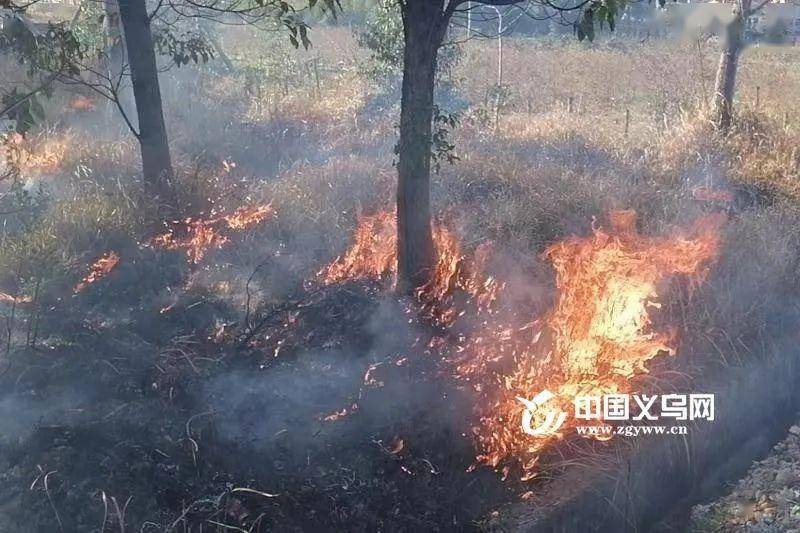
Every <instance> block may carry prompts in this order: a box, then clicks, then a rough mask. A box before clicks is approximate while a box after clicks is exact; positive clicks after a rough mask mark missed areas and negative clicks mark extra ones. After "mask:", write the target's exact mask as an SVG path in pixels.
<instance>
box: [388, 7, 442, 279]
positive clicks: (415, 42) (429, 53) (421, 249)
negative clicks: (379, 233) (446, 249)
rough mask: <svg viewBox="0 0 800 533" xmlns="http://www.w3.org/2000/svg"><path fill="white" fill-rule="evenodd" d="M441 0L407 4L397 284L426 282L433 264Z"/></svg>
mask: <svg viewBox="0 0 800 533" xmlns="http://www.w3.org/2000/svg"><path fill="white" fill-rule="evenodd" d="M442 7H443V2H442V0H407V1H406V2H405V4H404V5H403V7H402V11H403V34H404V37H405V48H404V54H403V86H402V97H401V104H400V143H399V151H398V162H397V169H398V180H397V286H398V290H399V291H401V292H406V293H407V292H410V291H411V290H413V289H414V288H417V287H420V286H422V285H424V284H425V282H427V281H428V279H429V278H430V275H431V273H432V270H433V267H434V264H435V250H434V245H433V236H432V232H431V208H430V176H431V140H432V139H431V136H432V125H431V122H432V120H433V93H434V85H435V80H436V58H437V54H438V51H439V46H440V45H441V42H442V39H443V37H444V31H445V29H446V27H447V19H448V17H447V16H446V15H445V14H444V13H443V12H442Z"/></svg>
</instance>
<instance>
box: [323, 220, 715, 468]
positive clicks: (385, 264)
mask: <svg viewBox="0 0 800 533" xmlns="http://www.w3.org/2000/svg"><path fill="white" fill-rule="evenodd" d="M722 220H723V217H722V216H721V215H714V216H708V217H703V218H700V219H699V220H698V221H697V222H695V224H694V225H693V226H692V227H691V228H690V229H689V230H686V231H683V232H677V233H675V234H672V235H667V236H655V237H651V236H643V235H640V234H639V233H638V232H637V230H636V214H635V212H633V211H615V212H612V213H610V215H609V221H610V224H609V226H608V228H607V229H604V228H597V229H594V230H593V232H592V234H591V235H589V236H586V237H571V238H568V239H566V240H564V241H562V242H558V243H555V244H553V245H551V246H550V247H548V248H547V249H546V250H545V252H544V254H543V257H544V258H545V259H546V260H547V261H548V262H550V264H551V265H552V266H553V269H554V271H555V282H556V283H555V286H556V297H555V304H554V306H553V308H552V309H551V310H550V311H549V312H547V313H544V314H539V315H538V316H537V313H536V312H534V311H533V310H531V311H530V312H528V313H527V314H526V312H524V311H523V312H518V311H519V310H516V311H517V312H515V313H511V314H510V315H509V314H508V313H500V312H497V311H498V309H500V308H501V307H502V305H503V303H504V302H503V300H504V296H507V295H506V294H505V291H506V285H505V283H503V282H500V281H498V280H497V278H496V277H495V276H493V275H492V274H491V272H490V271H489V266H488V264H489V261H488V258H489V257H490V256H491V255H492V245H491V244H489V243H487V244H484V245H481V246H479V247H478V248H477V249H475V251H474V252H473V253H472V254H470V256H469V257H468V256H466V255H465V254H464V253H463V252H462V250H461V247H460V244H459V242H458V240H457V239H456V237H455V234H454V233H453V232H451V231H449V230H447V229H446V228H444V227H442V226H441V225H435V226H434V238H435V245H436V250H437V254H438V261H437V264H436V270H435V272H434V274H433V276H432V278H431V281H430V282H429V283H428V284H427V285H426V286H424V287H421V288H420V289H419V290H418V292H417V297H418V301H419V303H420V304H421V308H422V309H423V310H425V311H429V312H430V313H433V314H435V315H436V318H437V323H439V324H443V325H445V326H448V325H452V324H453V323H454V322H455V321H456V320H458V319H459V318H460V317H461V316H464V315H467V314H469V315H479V314H482V318H481V319H480V320H476V321H473V322H477V323H478V324H480V325H479V326H477V328H473V331H472V332H471V333H470V334H469V335H466V336H465V335H457V336H456V337H457V338H458V339H459V340H457V341H448V340H446V339H445V338H444V337H441V338H440V337H436V338H434V339H432V340H431V341H430V343H429V344H428V346H429V348H430V349H432V350H437V351H441V352H442V353H444V355H446V358H445V359H446V366H447V367H448V369H449V370H448V372H450V374H451V375H453V376H454V377H455V378H456V379H457V380H458V381H460V382H461V383H463V384H464V386H465V387H467V388H468V390H471V391H472V393H473V394H474V397H475V402H474V411H475V420H476V423H475V426H474V428H473V434H474V438H475V440H476V443H477V446H478V448H479V450H480V452H479V455H478V457H477V460H478V461H479V463H484V464H488V465H491V466H493V467H501V466H502V468H503V470H504V471H505V472H508V471H509V470H510V469H511V468H512V467H514V466H516V467H517V468H518V469H519V470H520V471H521V473H522V477H523V479H529V478H530V477H532V476H534V475H535V472H536V468H537V463H538V461H539V456H540V454H541V453H542V452H543V451H545V450H546V449H548V448H549V447H551V446H552V445H553V444H555V443H556V441H558V440H560V439H564V438H565V437H566V435H567V434H568V433H569V432H570V430H574V427H575V425H576V422H575V421H574V420H573V419H571V418H569V417H568V418H567V420H566V421H565V423H564V424H562V425H561V426H560V427H559V428H558V429H557V431H552V432H545V433H543V434H542V435H537V436H535V437H532V436H531V435H527V434H525V433H523V431H522V430H521V424H522V416H523V413H524V412H525V410H524V409H523V405H522V403H521V402H520V398H522V399H531V398H534V397H536V396H537V394H539V393H541V392H542V391H545V390H548V391H551V392H552V393H553V395H554V396H553V398H552V401H550V402H548V403H547V404H546V406H544V407H543V408H540V409H539V410H538V411H537V413H536V417H537V422H541V420H538V419H539V417H541V418H542V419H544V418H545V417H547V416H548V415H551V416H553V417H555V416H558V415H560V413H562V412H567V413H572V412H573V409H572V404H573V401H574V399H575V397H576V396H581V395H602V394H606V393H635V392H638V391H637V390H636V385H635V381H633V380H632V378H634V377H635V376H637V375H641V374H644V373H647V372H648V368H647V363H648V361H650V360H651V359H653V358H654V357H656V356H658V355H659V354H663V355H674V354H675V351H676V345H677V334H676V330H675V329H674V328H657V327H655V324H654V317H653V316H652V315H651V313H652V311H653V309H657V308H658V307H659V306H660V305H661V303H663V302H662V301H661V298H662V297H663V295H664V288H665V286H666V284H667V283H668V282H669V281H670V280H671V279H672V278H674V277H675V276H684V277H686V278H688V279H689V280H690V281H691V282H692V283H695V284H697V283H700V282H701V281H702V280H703V278H704V276H705V274H706V273H707V271H708V268H709V265H710V264H711V262H712V261H713V260H714V259H715V258H716V256H717V254H718V251H719V246H720V240H719V233H720V232H719V229H720V226H721V223H722ZM395 247H396V237H395V221H394V216H393V215H392V214H390V213H388V212H382V213H378V214H375V215H371V216H364V217H361V218H360V220H359V225H358V228H357V230H356V237H355V243H354V245H353V246H352V247H351V248H350V249H349V250H347V252H346V253H345V254H344V255H343V256H341V257H339V258H337V260H336V261H334V262H333V263H332V264H331V265H329V266H328V267H327V268H326V269H324V270H323V271H322V272H320V277H321V280H322V282H323V283H334V282H338V281H341V280H347V279H385V278H388V277H392V278H393V277H394V276H395V273H396V272H395V268H396V267H395V263H396V255H395ZM456 290H458V291H461V292H463V293H466V294H467V296H468V298H467V299H466V301H465V302H463V301H462V302H461V303H459V304H456V303H455V301H456V299H454V298H452V295H453V294H454V292H455V291H456ZM509 316H511V317H512V318H508V317H509ZM501 317H502V318H501ZM574 433H575V432H574V431H572V432H571V434H574Z"/></svg>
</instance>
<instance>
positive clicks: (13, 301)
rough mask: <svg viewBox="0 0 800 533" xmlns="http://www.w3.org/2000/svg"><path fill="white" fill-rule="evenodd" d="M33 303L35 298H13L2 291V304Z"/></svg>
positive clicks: (0, 292) (25, 296)
mask: <svg viewBox="0 0 800 533" xmlns="http://www.w3.org/2000/svg"><path fill="white" fill-rule="evenodd" d="M32 301H33V298H31V297H30V296H28V295H26V294H22V295H20V296H13V295H11V294H8V293H5V292H2V291H0V303H4V304H28V303H31V302H32Z"/></svg>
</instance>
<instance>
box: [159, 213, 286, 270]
mask: <svg viewBox="0 0 800 533" xmlns="http://www.w3.org/2000/svg"><path fill="white" fill-rule="evenodd" d="M274 214H275V211H274V209H273V208H272V205H271V204H265V205H257V206H250V207H240V208H239V209H237V210H236V211H234V212H233V213H232V214H230V215H217V216H212V217H210V218H206V219H202V218H186V219H184V220H183V221H180V222H177V223H175V224H174V227H172V228H170V229H169V230H168V231H167V232H166V233H162V234H161V235H157V236H155V237H153V238H152V239H151V240H150V241H149V243H148V245H149V246H153V247H155V248H164V249H166V250H183V251H184V252H185V253H186V256H187V257H188V259H189V261H190V262H192V263H194V264H198V263H200V261H202V260H203V258H204V257H205V254H206V252H207V251H208V250H209V249H211V248H221V247H222V246H224V245H225V244H227V243H229V242H230V237H229V236H227V235H225V234H223V233H221V231H223V229H225V228H227V229H229V230H237V231H238V230H244V229H248V228H251V227H253V226H255V225H257V224H259V223H261V222H262V221H264V220H266V219H267V217H270V216H272V215H274Z"/></svg>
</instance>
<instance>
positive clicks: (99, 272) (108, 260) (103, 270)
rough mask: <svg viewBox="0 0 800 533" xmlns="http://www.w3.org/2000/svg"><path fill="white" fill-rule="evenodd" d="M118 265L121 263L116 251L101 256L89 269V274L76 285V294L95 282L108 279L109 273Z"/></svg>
mask: <svg viewBox="0 0 800 533" xmlns="http://www.w3.org/2000/svg"><path fill="white" fill-rule="evenodd" d="M117 263H119V255H117V253H116V252H114V251H110V252H108V253H105V254H103V255H102V256H100V258H99V259H97V261H95V262H94V263H92V266H91V267H89V273H88V274H86V276H85V277H84V278H83V279H82V280H81V281H80V282H79V283H78V284H77V285H75V289H74V292H75V293H76V294H77V293H79V292H81V291H82V290H83V289H85V288H86V287H88V286H89V285H91V284H92V283H94V282H95V281H97V280H99V279H101V278H104V277H106V276H107V275H108V274H109V272H111V271H112V270H113V269H114V267H115V266H117Z"/></svg>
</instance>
